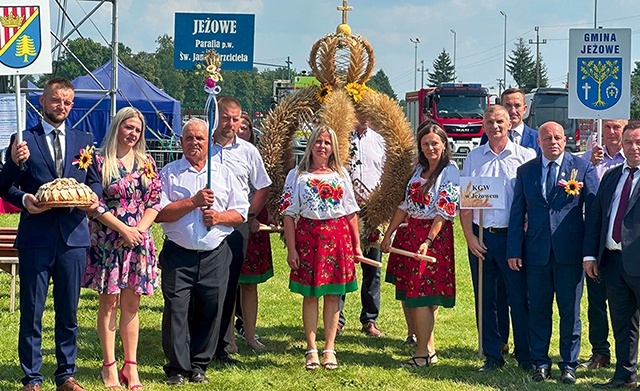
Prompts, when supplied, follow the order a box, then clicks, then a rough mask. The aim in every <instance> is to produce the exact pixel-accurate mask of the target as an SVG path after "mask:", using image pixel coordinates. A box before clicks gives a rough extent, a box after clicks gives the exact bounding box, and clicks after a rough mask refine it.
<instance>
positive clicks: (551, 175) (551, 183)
mask: <svg viewBox="0 0 640 391" xmlns="http://www.w3.org/2000/svg"><path fill="white" fill-rule="evenodd" d="M547 167H548V168H549V169H548V170H547V180H546V182H545V183H546V195H547V201H549V200H550V199H551V192H552V191H553V188H554V187H555V186H556V176H557V172H558V165H557V164H556V162H549V164H548V165H547Z"/></svg>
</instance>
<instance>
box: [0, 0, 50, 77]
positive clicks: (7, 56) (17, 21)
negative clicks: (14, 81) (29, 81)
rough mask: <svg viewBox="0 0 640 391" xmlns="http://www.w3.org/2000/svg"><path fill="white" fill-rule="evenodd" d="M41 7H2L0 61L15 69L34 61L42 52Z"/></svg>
mask: <svg viewBox="0 0 640 391" xmlns="http://www.w3.org/2000/svg"><path fill="white" fill-rule="evenodd" d="M40 23H41V18H40V7H37V6H19V7H0V63H2V64H4V65H6V66H8V67H11V68H15V69H19V68H24V67H26V66H28V65H30V64H31V63H33V62H34V61H35V60H36V58H38V55H39V54H40V49H41V46H42V45H41V42H42V37H41V35H40Z"/></svg>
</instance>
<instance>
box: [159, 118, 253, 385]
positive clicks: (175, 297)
mask: <svg viewBox="0 0 640 391" xmlns="http://www.w3.org/2000/svg"><path fill="white" fill-rule="evenodd" d="M180 140H181V143H182V149H183V152H184V156H183V157H182V159H180V160H177V161H174V162H171V163H169V164H167V165H166V166H165V167H164V168H163V169H162V171H161V173H160V179H161V181H162V196H161V201H160V204H161V206H162V210H161V211H160V213H159V214H158V216H157V218H156V222H158V223H161V225H162V229H163V231H164V233H165V235H166V237H167V238H166V240H165V241H164V246H163V248H162V251H161V252H160V256H159V261H160V266H161V268H162V294H163V296H164V313H163V316H162V348H163V350H164V354H165V356H166V357H167V359H168V361H169V362H168V363H167V364H166V365H165V366H164V371H165V373H166V375H167V381H166V383H167V384H168V385H172V386H175V385H181V384H183V383H184V381H185V378H189V380H190V381H191V382H194V383H206V382H208V379H207V377H206V376H205V372H206V369H207V366H208V365H209V363H210V362H211V359H212V357H213V354H214V352H215V349H216V345H217V341H218V339H217V335H218V331H219V330H220V322H221V313H222V305H223V301H224V293H225V290H226V288H227V282H228V279H229V264H230V263H231V250H230V249H229V246H228V245H227V242H226V240H225V239H226V238H227V237H228V235H229V234H231V233H232V232H233V227H234V226H236V225H238V224H240V223H242V222H243V221H245V220H246V216H247V213H248V209H249V203H248V201H247V198H246V196H245V195H244V194H243V192H242V190H241V189H242V187H241V186H240V184H239V182H238V180H237V179H236V177H235V176H234V175H233V174H232V173H231V172H230V170H229V169H227V168H226V167H224V166H222V165H220V164H219V163H216V162H215V161H214V162H212V163H211V172H208V171H207V152H208V145H209V137H208V128H207V124H206V123H205V122H204V121H202V120H198V119H192V120H190V121H189V122H187V123H186V124H185V125H184V128H183V131H182V136H181V138H180ZM207 182H210V186H211V187H210V188H207Z"/></svg>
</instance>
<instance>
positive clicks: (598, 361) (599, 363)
mask: <svg viewBox="0 0 640 391" xmlns="http://www.w3.org/2000/svg"><path fill="white" fill-rule="evenodd" d="M609 365H611V358H610V357H608V356H604V355H602V354H598V353H595V354H593V355H592V356H591V357H589V360H588V361H585V362H583V363H582V364H580V366H581V367H583V368H587V369H598V368H606V367H608V366H609Z"/></svg>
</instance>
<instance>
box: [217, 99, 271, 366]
mask: <svg viewBox="0 0 640 391" xmlns="http://www.w3.org/2000/svg"><path fill="white" fill-rule="evenodd" d="M218 109H219V112H220V116H219V122H218V127H217V128H216V129H215V131H214V133H213V147H212V148H213V151H212V159H213V160H214V161H215V162H217V163H219V164H221V165H223V166H225V167H227V168H228V169H229V171H230V172H231V173H232V174H233V175H234V176H235V177H236V178H237V179H238V184H239V187H238V190H239V192H240V193H241V194H242V195H243V196H244V197H245V199H246V201H247V202H249V192H250V191H251V188H253V189H255V193H254V195H253V198H252V199H251V202H250V206H249V214H248V221H247V222H246V223H242V224H239V225H237V226H236V227H235V230H234V232H233V233H231V235H229V237H228V238H227V243H228V244H229V247H230V248H231V252H232V254H233V259H232V261H231V265H230V266H229V284H228V285H227V293H226V295H225V299H224V307H223V310H222V323H221V326H220V332H219V337H218V346H217V349H216V352H215V356H214V360H216V361H218V362H220V363H223V364H235V363H237V360H234V359H232V358H231V357H230V356H229V355H228V354H227V352H226V351H225V347H226V346H227V344H228V343H229V341H227V340H226V339H225V337H226V335H227V330H228V328H229V324H230V323H231V319H232V316H233V315H234V310H233V309H234V306H235V303H236V293H237V291H238V280H239V279H240V271H241V270H242V263H243V262H244V258H245V255H246V253H247V243H248V241H249V234H250V232H257V231H258V230H259V229H260V223H258V221H257V220H256V219H255V217H256V216H257V215H258V213H260V211H261V210H262V208H263V207H264V204H265V203H266V202H267V197H268V195H269V186H271V179H270V178H269V175H268V174H267V170H266V169H265V167H264V162H263V161H262V157H261V156H260V153H259V152H258V149H257V148H256V147H254V146H253V144H251V143H249V142H247V141H244V140H243V139H241V138H240V137H238V136H237V134H238V131H239V130H240V125H241V124H242V106H240V103H239V102H238V101H237V100H235V99H233V98H230V97H222V98H220V99H219V100H218Z"/></svg>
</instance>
